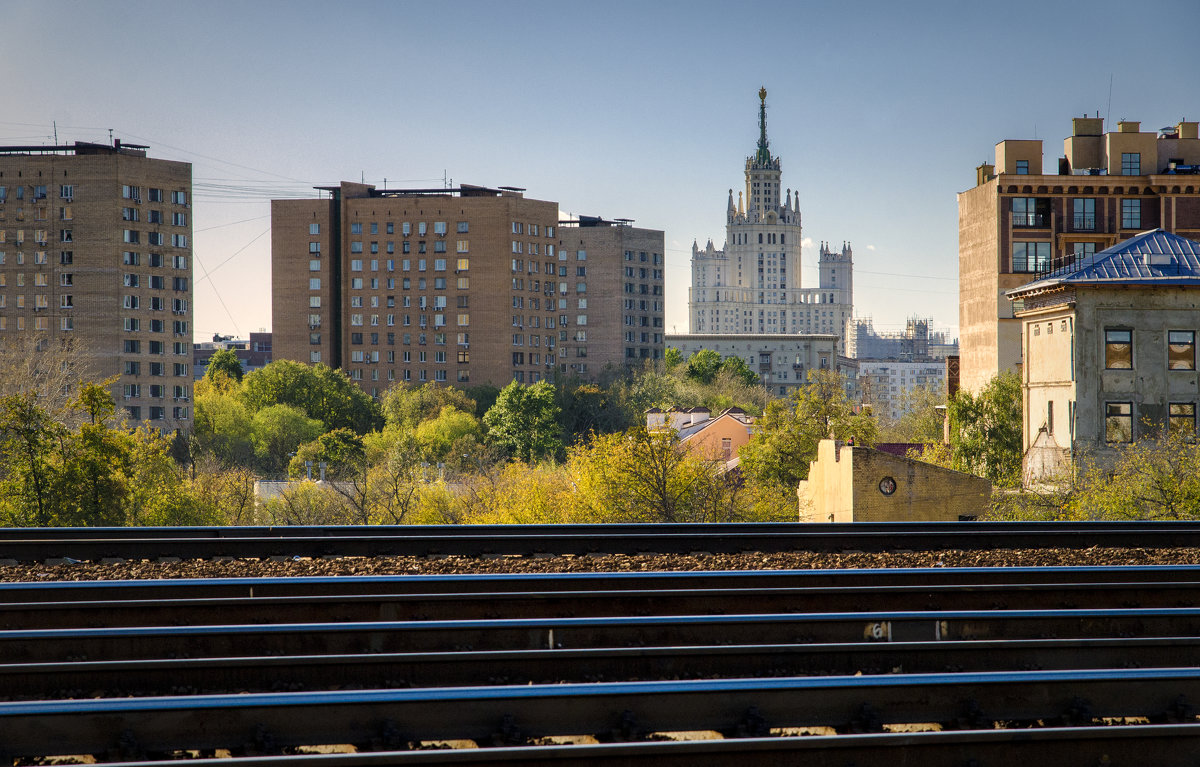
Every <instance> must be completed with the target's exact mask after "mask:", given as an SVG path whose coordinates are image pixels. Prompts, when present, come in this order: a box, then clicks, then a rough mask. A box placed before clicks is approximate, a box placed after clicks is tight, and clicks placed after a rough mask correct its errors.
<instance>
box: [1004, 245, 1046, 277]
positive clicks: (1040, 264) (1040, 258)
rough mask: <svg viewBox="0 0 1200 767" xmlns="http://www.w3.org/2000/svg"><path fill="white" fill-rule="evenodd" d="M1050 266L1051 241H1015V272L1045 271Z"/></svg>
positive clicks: (1013, 266)
mask: <svg viewBox="0 0 1200 767" xmlns="http://www.w3.org/2000/svg"><path fill="white" fill-rule="evenodd" d="M1049 268H1050V243H1049V242H1014V243H1013V246H1012V271H1013V273H1027V272H1045V271H1048V270H1049Z"/></svg>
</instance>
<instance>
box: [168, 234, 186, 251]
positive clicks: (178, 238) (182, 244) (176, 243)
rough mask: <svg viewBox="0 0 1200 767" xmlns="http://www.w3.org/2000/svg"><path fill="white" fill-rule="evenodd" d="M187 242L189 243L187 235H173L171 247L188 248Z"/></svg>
mask: <svg viewBox="0 0 1200 767" xmlns="http://www.w3.org/2000/svg"><path fill="white" fill-rule="evenodd" d="M187 242H188V238H187V235H186V234H173V235H171V245H172V246H173V247H176V248H186V247H187Z"/></svg>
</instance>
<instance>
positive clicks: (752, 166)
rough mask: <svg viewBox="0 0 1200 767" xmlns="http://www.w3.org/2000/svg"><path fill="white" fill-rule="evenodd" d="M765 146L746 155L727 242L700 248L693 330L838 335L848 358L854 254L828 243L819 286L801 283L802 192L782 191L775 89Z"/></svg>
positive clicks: (763, 120) (761, 134)
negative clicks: (775, 151)
mask: <svg viewBox="0 0 1200 767" xmlns="http://www.w3.org/2000/svg"><path fill="white" fill-rule="evenodd" d="M758 97H759V102H760V103H759V108H758V146H757V148H756V149H755V152H754V154H753V155H751V156H750V157H747V158H746V189H745V191H744V192H741V191H739V192H738V194H737V200H736V202H735V201H734V197H733V190H732V189H730V190H729V200H728V203H727V205H726V212H725V222H726V223H725V226H726V229H725V245H724V247H722V248H721V249H720V250H717V249H716V248H714V247H713V243H712V241H711V240H709V242H708V244H707V245H706V246H705V247H704V248H703V249H701V248H700V247H699V246H698V245H697V244H696V243H693V244H692V287H691V291H690V295H689V298H688V309H689V326H690V332H691V333H736V334H770V333H789V334H797V333H801V334H802V333H832V334H836V335H837V336H838V337H839V339H840V340H839V342H838V350H839V352H841V353H843V354H844V353H845V333H846V322H847V320H849V319H850V317H851V316H853V304H854V276H853V269H854V266H853V261H854V254H853V252H852V251H851V250H850V246H849V245H847V244H845V243H843V245H842V247H841V249H840V250H837V249H832V248H830V247H828V246H827V245H826V244H825V243H822V244H821V246H820V250H819V261H818V267H819V268H818V273H819V278H818V286H817V287H815V288H803V287H801V283H800V259H801V253H800V246H801V239H802V235H801V228H800V206H799V203H800V194H799V192H796V193H795V194H794V195H793V193H792V190H791V189H788V190H786V191H783V192H781V191H780V185H781V177H782V175H783V172H782V167H781V164H780V161H779V158H778V157H774V156H772V155H771V145H770V142H768V141H767V91H766V89H765V88H763V89H761V90H759V92H758Z"/></svg>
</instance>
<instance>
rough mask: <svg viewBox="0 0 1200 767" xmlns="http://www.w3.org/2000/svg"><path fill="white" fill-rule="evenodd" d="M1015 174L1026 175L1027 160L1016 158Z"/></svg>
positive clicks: (1027, 169)
mask: <svg viewBox="0 0 1200 767" xmlns="http://www.w3.org/2000/svg"><path fill="white" fill-rule="evenodd" d="M1017 175H1018V176H1028V175H1029V160H1017Z"/></svg>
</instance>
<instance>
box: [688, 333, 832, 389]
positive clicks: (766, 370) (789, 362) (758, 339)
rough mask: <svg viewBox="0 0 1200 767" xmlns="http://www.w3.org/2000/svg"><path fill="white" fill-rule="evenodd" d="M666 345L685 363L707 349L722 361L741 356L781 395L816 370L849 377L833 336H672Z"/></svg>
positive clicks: (711, 334)
mask: <svg viewBox="0 0 1200 767" xmlns="http://www.w3.org/2000/svg"><path fill="white" fill-rule="evenodd" d="M666 343H667V346H671V347H674V348H676V349H678V350H679V351H680V353H681V354H682V355H683V358H684V359H685V360H686V359H687V358H688V357H691V356H692V355H693V354H695V353H696V352H699V351H702V350H704V349H711V350H712V351H715V352H717V353H718V354H720V355H721V357H722V358H725V357H740V358H741V359H742V360H743V361H744V362H745V363H746V366H747V367H749V368H750V369H751V370H752V371H754V372H755V373H758V376H759V380H760V381H761V383H762V385H763V386H765V387H766V388H767V390H768V391H770V392H771V393H772V394H778V395H781V396H782V395H786V394H787V393H788V392H790V391H792V390H793V389H795V388H796V387H797V386H803V385H804V384H805V383H807V382H808V373H809V371H812V370H837V371H838V372H839V373H840V374H842V375H847V374H848V371H847V370H845V369H843V368H842V366H841V364H840V363H841V362H842V361H843V360H842V359H841V358H839V357H838V354H837V344H838V337H837V336H836V335H833V334H807V335H803V334H786V335H780V334H775V335H767V334H761V335H760V334H758V333H743V334H734V333H723V334H716V333H689V334H687V335H683V334H679V335H675V334H670V335H667V337H666ZM852 377H853V376H850V378H852Z"/></svg>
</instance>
